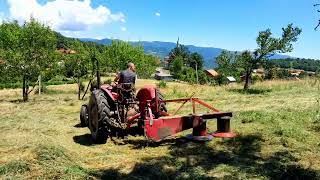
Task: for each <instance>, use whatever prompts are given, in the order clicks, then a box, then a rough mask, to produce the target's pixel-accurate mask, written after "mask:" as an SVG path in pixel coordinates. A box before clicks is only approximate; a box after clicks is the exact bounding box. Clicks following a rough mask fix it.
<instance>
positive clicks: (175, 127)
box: [145, 112, 232, 141]
mask: <svg viewBox="0 0 320 180" xmlns="http://www.w3.org/2000/svg"><path fill="white" fill-rule="evenodd" d="M231 117H232V113H231V112H214V113H208V114H199V115H196V114H194V115H187V116H165V117H160V118H159V119H147V120H145V134H146V136H147V138H148V139H151V140H153V141H160V140H162V139H164V138H166V137H168V136H171V135H174V134H176V133H179V132H181V131H184V130H187V129H191V128H193V136H207V128H206V120H207V119H214V118H216V119H218V121H219V120H220V119H221V118H225V119H226V118H227V119H230V118H231Z"/></svg>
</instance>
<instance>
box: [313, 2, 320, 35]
mask: <svg viewBox="0 0 320 180" xmlns="http://www.w3.org/2000/svg"><path fill="white" fill-rule="evenodd" d="M313 6H314V7H317V6H320V4H314V5H313ZM317 12H320V10H319V9H318V10H317ZM319 26H320V19H319V22H318V25H317V26H316V27H315V28H314V30H315V31H316V30H318V27H319Z"/></svg>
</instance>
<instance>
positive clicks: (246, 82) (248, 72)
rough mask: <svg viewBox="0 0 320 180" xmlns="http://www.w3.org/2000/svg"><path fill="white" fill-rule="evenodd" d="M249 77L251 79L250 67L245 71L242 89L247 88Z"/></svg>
mask: <svg viewBox="0 0 320 180" xmlns="http://www.w3.org/2000/svg"><path fill="white" fill-rule="evenodd" d="M250 79H251V68H248V69H247V71H246V81H245V83H244V87H243V89H244V90H248V89H249V84H250Z"/></svg>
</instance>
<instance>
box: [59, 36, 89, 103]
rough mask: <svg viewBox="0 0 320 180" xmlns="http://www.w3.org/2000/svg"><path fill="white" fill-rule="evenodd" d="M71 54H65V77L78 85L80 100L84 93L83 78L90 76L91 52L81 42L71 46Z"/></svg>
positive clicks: (75, 42)
mask: <svg viewBox="0 0 320 180" xmlns="http://www.w3.org/2000/svg"><path fill="white" fill-rule="evenodd" d="M69 52H70V53H69V54H65V55H64V57H65V62H64V63H65V76H67V77H72V78H74V79H75V80H76V82H77V84H78V99H79V100H80V95H81V91H82V82H81V78H82V77H84V76H86V75H87V74H88V70H89V69H90V57H89V52H88V51H87V49H85V47H84V46H83V44H82V42H80V41H79V40H77V41H74V42H73V43H72V44H71V45H70V49H69Z"/></svg>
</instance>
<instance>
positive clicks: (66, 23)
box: [7, 0, 125, 31]
mask: <svg viewBox="0 0 320 180" xmlns="http://www.w3.org/2000/svg"><path fill="white" fill-rule="evenodd" d="M7 1H8V4H9V6H10V8H9V10H10V18H11V19H16V20H18V21H20V22H23V21H27V20H29V19H30V17H31V16H32V17H34V18H36V19H37V20H39V21H41V22H44V23H46V24H48V25H49V26H51V27H52V28H53V29H55V30H58V31H84V30H87V29H88V28H90V27H92V26H95V25H103V24H105V23H111V22H117V21H120V22H125V16H124V14H122V13H121V12H119V13H115V14H113V13H111V11H110V9H108V8H107V7H105V6H102V5H100V6H98V7H97V8H92V7H91V6H90V4H91V0H84V1H80V0H54V1H49V2H47V3H46V4H44V5H41V4H39V3H38V2H37V0H28V1H26V0H24V1H22V0H7Z"/></svg>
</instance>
